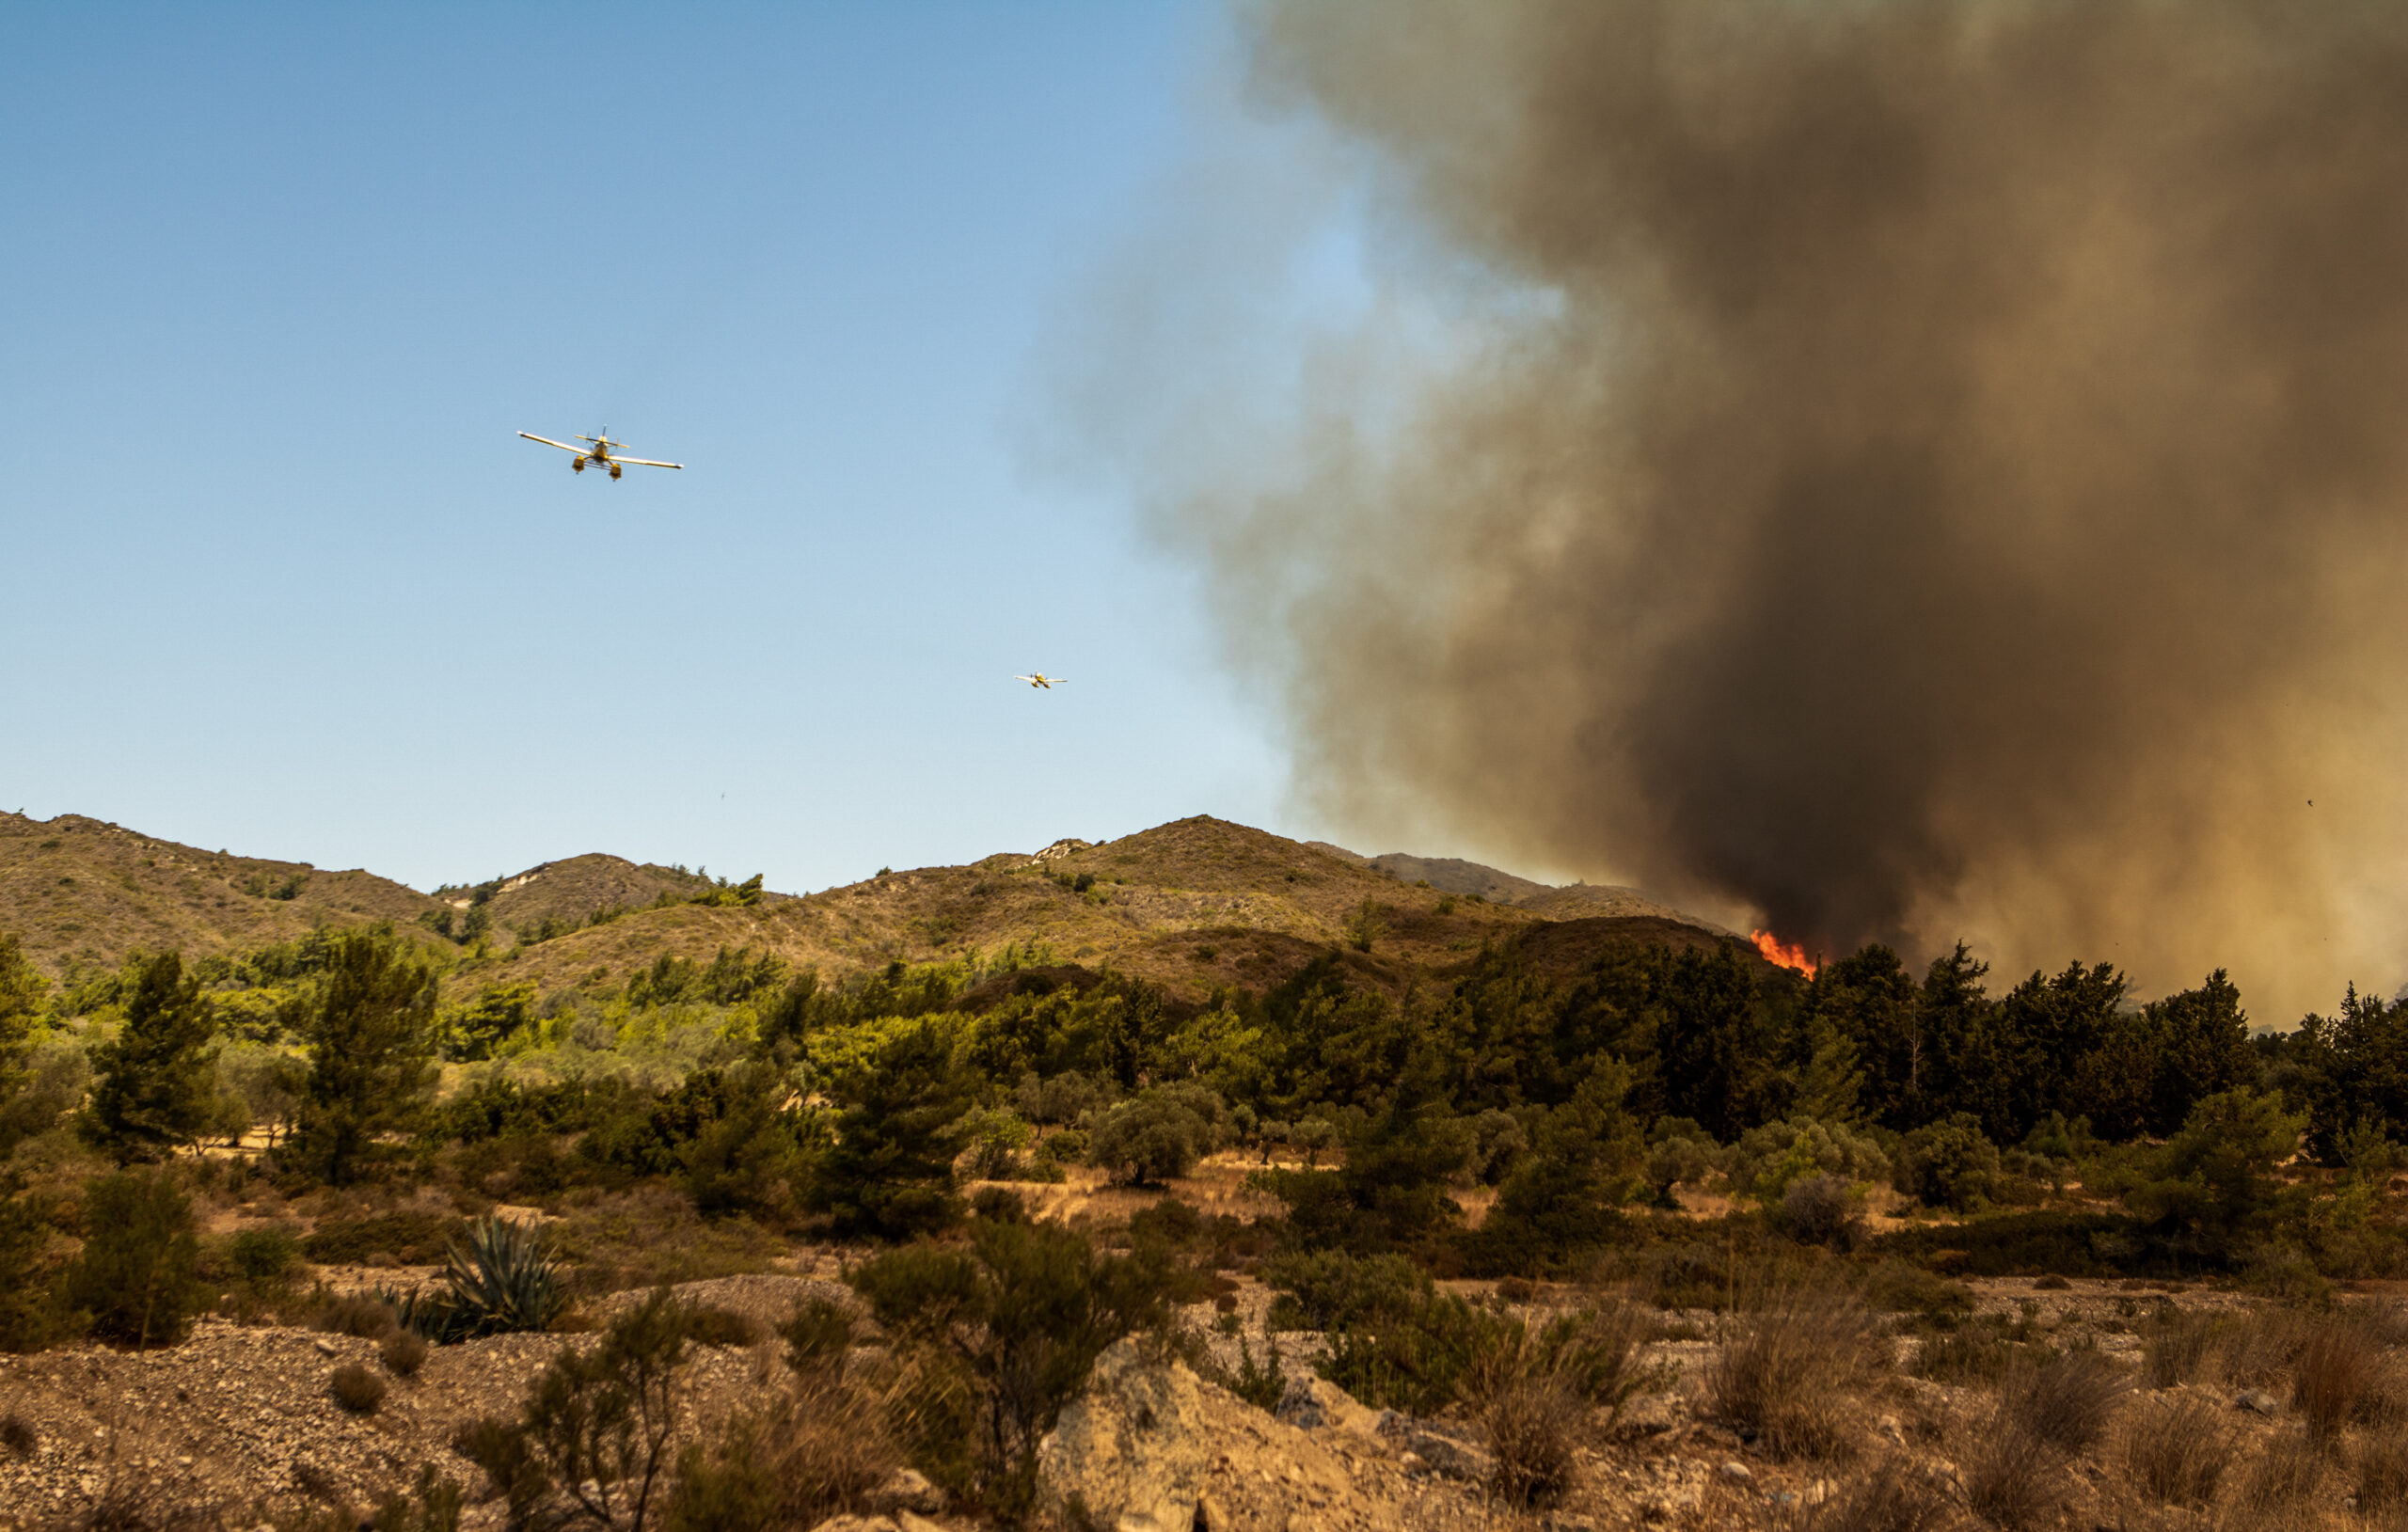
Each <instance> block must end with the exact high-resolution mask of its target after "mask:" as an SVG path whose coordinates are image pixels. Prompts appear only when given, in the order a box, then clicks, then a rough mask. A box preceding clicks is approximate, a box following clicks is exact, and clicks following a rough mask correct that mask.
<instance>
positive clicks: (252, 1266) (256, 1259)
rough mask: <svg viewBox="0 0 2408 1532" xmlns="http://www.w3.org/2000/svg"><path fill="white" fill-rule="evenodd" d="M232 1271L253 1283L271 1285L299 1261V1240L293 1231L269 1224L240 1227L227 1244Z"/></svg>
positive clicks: (255, 1284) (279, 1281)
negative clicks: (242, 1228) (246, 1227)
mask: <svg viewBox="0 0 2408 1532" xmlns="http://www.w3.org/2000/svg"><path fill="white" fill-rule="evenodd" d="M227 1255H228V1256H229V1257H230V1259H231V1260H232V1262H233V1266H234V1271H235V1272H236V1273H237V1274H238V1275H240V1276H241V1277H242V1279H243V1280H244V1281H246V1282H247V1283H249V1284H251V1285H252V1286H253V1287H275V1286H277V1284H279V1283H282V1282H284V1281H285V1280H287V1279H288V1278H290V1277H291V1276H292V1275H293V1268H294V1267H295V1266H296V1265H298V1264H299V1263H300V1259H301V1241H300V1240H297V1239H295V1238H294V1237H293V1231H292V1230H291V1229H286V1228H277V1227H275V1226H273V1225H269V1226H265V1227H261V1228H249V1229H244V1230H242V1231H240V1232H239V1233H237V1234H236V1235H235V1236H234V1238H233V1239H232V1240H230V1242H229V1243H228V1245H227Z"/></svg>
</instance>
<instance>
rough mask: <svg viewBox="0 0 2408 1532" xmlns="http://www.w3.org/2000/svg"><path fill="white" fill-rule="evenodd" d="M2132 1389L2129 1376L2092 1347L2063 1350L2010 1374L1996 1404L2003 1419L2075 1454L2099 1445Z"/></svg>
mask: <svg viewBox="0 0 2408 1532" xmlns="http://www.w3.org/2000/svg"><path fill="white" fill-rule="evenodd" d="M2131 1391H2132V1381H2131V1375H2130V1374H2128V1373H2126V1372H2125V1371H2124V1369H2123V1368H2121V1367H2119V1366H2116V1365H2115V1363H2113V1362H2110V1361H2108V1360H2107V1359H2106V1358H2105V1357H2103V1356H2101V1355H2099V1353H2098V1352H2097V1351H2068V1352H2067V1353H2066V1354H2065V1355H2063V1356H2060V1357H2057V1358H2056V1359H2054V1360H2053V1361H2050V1362H2045V1363H2042V1364H2041V1365H2040V1366H2036V1367H2029V1368H2024V1369H2020V1370H2018V1371H2017V1372H2015V1373H2012V1374H2010V1375H2009V1376H2008V1378H2007V1380H2006V1387H2005V1390H2004V1395H2003V1397H2002V1399H2001V1409H2002V1414H2003V1415H2004V1423H2005V1424H2007V1425H2010V1426H2012V1427H2014V1428H2016V1429H2020V1430H2022V1431H2024V1432H2025V1433H2027V1434H2029V1435H2030V1436H2031V1437H2032V1438H2033V1439H2034V1440H2036V1441H2038V1442H2042V1443H2045V1444H2046V1445H2050V1446H2052V1447H2055V1448H2056V1449H2057V1450H2059V1451H2061V1452H2070V1453H2076V1454H2080V1453H2083V1452H2087V1451H2089V1450H2090V1449H2091V1448H2092V1447H2094V1446H2096V1445H2099V1438H2100V1437H2102V1436H2104V1435H2106V1434H2107V1423H2108V1422H2109V1421H2110V1420H2111V1419H2113V1418H2114V1416H2115V1407H2116V1406H2117V1405H2119V1404H2121V1403H2123V1401H2124V1398H2125V1396H2126V1395H2128V1394H2130V1393H2131Z"/></svg>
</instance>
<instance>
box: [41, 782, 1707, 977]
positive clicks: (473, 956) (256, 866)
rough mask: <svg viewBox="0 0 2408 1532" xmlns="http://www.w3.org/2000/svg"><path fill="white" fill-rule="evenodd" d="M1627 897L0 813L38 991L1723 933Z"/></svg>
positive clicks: (1264, 859)
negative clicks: (528, 852) (296, 964)
mask: <svg viewBox="0 0 2408 1532" xmlns="http://www.w3.org/2000/svg"><path fill="white" fill-rule="evenodd" d="M1425 873H1429V874H1434V875H1435V876H1431V877H1420V876H1418V875H1421V874H1425ZM1405 874H1414V875H1417V876H1415V877H1406V876H1404V875H1405ZM1482 888H1493V889H1495V891H1496V893H1497V895H1498V897H1492V896H1490V895H1488V894H1485V893H1483V892H1481V889H1482ZM1626 892H1628V891H1621V890H1613V891H1607V890H1596V891H1584V890H1577V889H1570V890H1550V889H1547V888H1545V886H1544V885H1541V884H1535V883H1530V882H1529V881H1527V880H1525V879H1519V878H1513V877H1510V876H1509V875H1506V874H1502V873H1498V872H1497V871H1496V870H1495V869H1493V868H1485V867H1480V866H1478V865H1477V864H1474V863H1470V862H1460V861H1426V860H1423V859H1418V858H1409V857H1402V856H1387V857H1382V858H1378V859H1370V858H1365V857H1360V856H1357V855H1355V854H1354V853H1352V852H1347V851H1344V850H1341V849H1339V848H1338V847H1335V846H1323V845H1307V844H1303V843H1299V842H1295V841H1290V840H1285V839H1282V838H1281V837H1279V836H1276V835H1272V834H1269V833H1267V832H1265V831H1262V830H1259V829H1249V828H1247V827H1245V826H1243V825H1234V824H1229V823H1227V822H1225V821H1222V820H1216V819H1212V818H1207V817H1197V818H1193V819H1182V820H1179V821H1176V822H1174V823H1172V824H1167V825H1162V826H1158V827H1156V828H1154V829H1149V830H1144V831H1141V832H1139V833H1137V834H1134V835H1130V836H1125V837H1123V838H1121V839H1119V840H1117V841H1112V842H1107V843H1103V844H1100V845H1090V844H1088V843H1086V842H1083V841H1061V842H1057V843H1055V844H1054V845H1052V846H1049V847H1046V848H1043V849H1042V850H1038V851H1024V852H1008V853H1003V854H999V855H995V856H990V857H986V858H984V859H982V860H980V861H974V862H971V863H968V864H966V865H960V866H944V867H923V868H915V869H911V870H908V871H904V872H889V873H881V874H880V875H879V876H878V877H872V878H867V879H864V880H863V881H861V882H859V883H854V884H849V885H846V886H844V887H840V888H835V889H831V890H828V891H826V892H820V893H816V894H812V895H809V896H807V897H798V896H795V895H790V894H784V893H779V892H772V891H766V890H763V889H761V888H760V887H759V885H758V884H757V882H753V883H750V884H748V883H747V882H745V881H744V880H741V879H731V878H727V877H719V878H714V877H705V876H704V875H703V874H702V873H701V872H699V871H689V870H687V869H686V868H684V867H663V866H658V865H649V864H638V863H635V862H631V861H625V860H623V859H620V858H617V857H610V856H603V855H585V856H578V857H574V858H569V859H565V860H562V861H551V862H546V863H543V864H542V865H540V866H537V867H533V868H529V869H527V870H525V871H523V872H519V873H515V874H509V875H505V876H501V877H493V878H490V879H487V880H485V881H483V882H479V883H474V884H459V885H452V886H446V887H443V888H439V889H437V890H436V891H434V892H432V893H421V892H418V891H416V890H414V889H410V888H407V887H404V885H402V884H400V883H396V882H393V881H392V880H390V879H388V878H384V877H377V876H375V875H374V874H372V873H369V872H364V871H358V870H354V871H349V872H328V871H325V870H323V869H319V868H316V867H312V866H310V865H309V863H307V862H292V861H271V860H265V859H260V858H252V857H243V856H238V855H234V854H232V853H230V852H228V851H207V850H202V849H199V848H197V847H193V846H188V845H178V844H176V843H174V842H171V841H164V840H160V839H157V838H155V837H152V836H148V835H144V834H142V833H140V832H139V831H136V830H132V829H125V828H123V827H121V826H118V825H111V824H104V823H103V822H101V821H98V820H93V819H86V818H83V817H81V816H78V815H72V814H63V815H61V816H59V817H58V818H56V819H52V820H38V819H29V818H26V817H24V816H23V815H18V814H0V931H10V932H14V933H15V934H16V935H17V936H18V937H19V938H20V939H21V940H23V942H24V950H25V952H26V954H27V956H30V957H32V958H33V960H34V961H35V963H36V964H37V965H38V966H39V967H40V968H41V969H43V970H44V971H48V972H49V973H50V974H52V975H53V976H54V977H59V978H68V977H71V976H73V975H75V974H79V973H90V972H95V971H104V970H111V969H114V968H115V967H116V966H117V965H119V963H121V962H122V961H123V960H124V958H125V957H126V956H128V955H130V954H132V953H135V952H160V951H166V950H174V951H178V952H182V953H183V954H185V955H186V956H189V957H195V958H198V957H203V956H214V955H219V954H235V953H241V952H245V951H249V950H253V949H257V948H260V947H263V946H267V945H270V944H274V943H278V942H286V941H291V940H296V939H298V938H300V937H302V936H305V935H307V934H308V933H309V932H310V931H312V930H315V929H318V928H321V927H325V926H341V925H346V924H360V923H372V922H391V923H392V924H394V925H396V926H397V927H400V928H403V929H404V930H405V931H408V932H410V933H412V934H413V935H414V936H416V937H418V938H419V939H420V940H424V941H427V942H429V943H446V944H448V945H449V947H450V948H452V950H454V951H456V952H457V954H458V955H459V957H460V959H461V961H460V962H459V963H458V964H457V965H456V966H455V967H454V970H453V972H454V976H455V977H456V979H457V980H458V981H459V982H460V983H462V984H464V985H475V986H483V985H489V984H493V983H497V982H504V981H507V982H510V983H514V984H518V983H532V984H534V985H535V986H536V987H537V988H538V989H539V990H542V991H547V992H548V991H553V990H565V989H578V990H582V991H584V992H586V993H588V994H594V993H598V992H604V991H615V990H617V989H619V988H620V987H623V986H624V985H625V984H626V982H627V981H628V980H629V979H630V978H631V977H633V976H634V975H635V974H636V973H637V972H639V971H643V970H647V969H649V968H651V967H652V966H653V965H656V964H657V963H658V962H659V961H660V960H661V959H663V958H670V959H673V960H692V961H695V962H698V963H709V962H711V961H713V960H714V959H715V958H717V957H718V956H719V955H720V954H721V951H722V950H725V951H727V952H730V953H737V952H743V951H745V950H747V949H750V951H751V952H752V953H753V955H754V956H755V957H774V958H776V959H777V960H779V961H780V962H783V963H784V964H786V965H789V966H791V967H795V968H800V967H803V966H815V967H817V968H819V969H820V970H822V971H825V972H828V973H830V974H831V975H838V974H842V973H846V972H852V971H862V970H865V969H869V968H874V967H880V966H883V965H884V964H886V963H889V962H893V961H896V960H902V961H905V962H915V963H916V962H927V961H935V960H943V959H948V958H953V957H958V956H965V955H975V954H991V953H995V952H998V951H1000V950H1002V949H1005V948H1014V949H1018V950H1022V951H1024V952H1028V953H1031V954H1033V955H1037V956H1042V957H1047V958H1052V959H1055V960H1059V961H1062V962H1069V963H1078V964H1082V965H1085V966H1088V967H1091V968H1092V967H1101V966H1103V965H1106V964H1109V965H1110V966H1112V967H1113V968H1115V969H1116V970H1117V971H1121V972H1124V973H1128V974H1130V975H1132V976H1133V977H1139V978H1144V979H1146V980H1149V982H1152V983H1155V984H1159V985H1161V986H1163V987H1164V988H1166V989H1168V990H1169V991H1171V992H1173V993H1175V994H1181V995H1187V996H1192V997H1196V998H1201V997H1202V996H1203V995H1205V994H1208V993H1210V992H1211V991H1212V990H1214V989H1217V988H1222V987H1228V986H1231V985H1241V986H1244V987H1253V988H1262V987H1268V986H1271V985H1275V984H1277V983H1278V982H1280V981H1281V980H1283V979H1285V978H1286V977H1287V976H1289V975H1290V974H1291V973H1293V972H1295V971H1297V970H1298V969H1300V968H1302V967H1303V966H1304V965H1305V964H1306V963H1307V962H1309V961H1311V960H1312V959H1313V958H1314V957H1315V956H1319V955H1321V954H1323V953H1325V952H1328V951H1329V950H1330V949H1332V948H1333V947H1335V948H1338V949H1339V950H1340V951H1342V952H1344V953H1346V954H1347V961H1348V963H1349V964H1350V965H1351V966H1352V967H1353V968H1354V969H1355V971H1357V972H1358V974H1359V976H1360V978H1361V980H1362V982H1365V983H1368V984H1370V985H1373V986H1375V987H1384V988H1388V989H1390V990H1397V991H1401V990H1402V988H1403V987H1406V986H1407V985H1409V984H1410V983H1412V982H1414V981H1415V980H1416V979H1417V978H1418V977H1421V976H1426V975H1433V974H1444V973H1451V972H1454V971H1459V970H1461V969H1462V968H1463V966H1464V965H1465V963H1467V962H1468V961H1469V960H1470V959H1471V957H1472V956H1475V955H1476V954H1477V953H1478V952H1479V951H1480V949H1481V947H1482V946H1483V945H1484V944H1488V943H1491V942H1493V941H1495V940H1498V939H1502V938H1511V937H1513V936H1514V935H1515V934H1517V933H1519V932H1522V931H1523V930H1525V929H1526V928H1529V927H1534V926H1539V925H1545V924H1550V923H1552V922H1560V923H1562V924H1563V925H1564V929H1563V930H1562V931H1561V932H1560V933H1558V934H1557V939H1556V940H1553V941H1552V942H1550V943H1549V946H1550V949H1551V950H1552V949H1553V948H1556V947H1562V946H1564V945H1565V944H1566V943H1569V944H1571V945H1573V946H1585V945H1588V944H1591V943H1592V942H1594V941H1598V940H1608V938H1609V937H1610V936H1611V934H1612V931H1613V930H1615V929H1618V928H1619V922H1617V921H1613V920H1608V921H1606V922H1604V923H1602V924H1601V923H1599V922H1597V921H1595V920H1593V919H1591V918H1590V917H1594V916H1598V915H1609V916H1626V917H1630V918H1631V919H1632V920H1633V922H1634V924H1633V928H1632V933H1631V934H1637V928H1638V926H1640V925H1645V926H1646V927H1647V928H1648V930H1649V931H1650V932H1651V933H1653V932H1656V931H1658V930H1670V931H1676V932H1685V933H1687V936H1688V937H1690V938H1693V939H1696V940H1706V941H1719V940H1720V939H1721V938H1722V937H1723V936H1724V935H1725V933H1721V932H1719V931H1716V930H1714V929H1713V928H1712V927H1710V926H1707V925H1706V924H1704V923H1702V922H1696V921H1692V920H1689V919H1688V918H1687V917H1685V916H1682V915H1679V914H1678V913H1677V912H1675V911H1672V910H1670V909H1667V908H1664V907H1662V906H1660V905H1656V904H1652V903H1647V902H1645V901H1639V902H1637V903H1634V904H1631V905H1630V906H1629V907H1628V908H1622V907H1620V906H1616V905H1614V904H1611V903H1609V902H1601V901H1598V900H1595V899H1592V898H1588V897H1584V895H1586V894H1591V893H1595V894H1623V893H1626ZM1509 900H1510V901H1512V902H1507V901H1509ZM1534 906H1535V908H1533V907H1534Z"/></svg>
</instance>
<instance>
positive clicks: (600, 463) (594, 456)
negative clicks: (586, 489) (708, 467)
mask: <svg viewBox="0 0 2408 1532" xmlns="http://www.w3.org/2000/svg"><path fill="white" fill-rule="evenodd" d="M519 434H520V435H522V436H525V437H526V438H527V439H528V440H529V441H539V442H542V443H543V444H544V445H545V446H547V447H557V448H559V449H560V450H562V451H563V452H575V453H576V454H577V456H576V457H575V458H573V459H571V460H570V462H569V466H570V467H572V468H575V469H576V470H577V471H578V472H579V473H583V472H584V471H585V470H586V469H587V468H608V469H610V477H611V478H613V479H616V478H617V477H619V468H620V466H621V465H623V464H630V463H631V464H633V465H635V466H637V467H639V468H682V467H684V466H686V465H684V464H683V463H658V462H655V461H654V460H653V459H651V458H648V457H621V456H619V455H618V453H617V451H616V450H615V449H617V448H621V447H625V446H626V445H627V444H626V442H623V441H612V440H611V439H610V427H609V426H604V427H603V428H602V434H600V435H598V436H579V437H578V438H577V439H578V440H579V441H581V442H585V443H587V444H588V445H586V446H584V447H571V446H570V445H569V444H568V443H566V442H564V441H554V440H552V438H551V437H549V436H538V435H535V434H532V433H531V432H525V431H522V432H520V433H519Z"/></svg>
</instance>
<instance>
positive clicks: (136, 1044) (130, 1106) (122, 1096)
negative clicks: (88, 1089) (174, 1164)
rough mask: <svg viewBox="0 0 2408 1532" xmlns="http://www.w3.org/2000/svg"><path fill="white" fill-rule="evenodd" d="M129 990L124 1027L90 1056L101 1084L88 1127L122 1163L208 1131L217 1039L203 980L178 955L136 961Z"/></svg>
mask: <svg viewBox="0 0 2408 1532" xmlns="http://www.w3.org/2000/svg"><path fill="white" fill-rule="evenodd" d="M126 988H127V993H126V998H125V1024H124V1025H123V1026H122V1027H120V1028H119V1029H118V1034H117V1035H116V1036H115V1037H113V1038H111V1039H110V1040H108V1041H107V1042H104V1043H101V1044H99V1045H97V1046H95V1047H94V1048H93V1049H92V1050H91V1058H92V1069H93V1072H94V1073H95V1074H96V1075H97V1076H98V1077H99V1079H98V1081H97V1082H95V1084H94V1085H93V1087H92V1104H91V1109H90V1111H89V1112H88V1113H87V1114H86V1117H85V1123H84V1128H85V1133H86V1135H87V1137H89V1138H90V1139H91V1140H92V1141H93V1142H95V1143H98V1144H103V1145H107V1146H108V1148H109V1149H110V1151H111V1152H113V1153H114V1154H115V1155H116V1156H117V1157H118V1159H119V1161H120V1162H122V1161H134V1160H150V1159H155V1158H157V1157H158V1156H160V1155H162V1154H165V1153H167V1152H170V1151H171V1150H173V1149H174V1148H175V1147H176V1145H180V1144H189V1143H191V1142H192V1141H193V1140H194V1138H195V1137H197V1136H198V1134H199V1132H200V1130H201V1129H203V1128H205V1127H207V1126H208V1124H209V1120H210V1110H211V1105H212V1095H211V1085H212V1077H211V1073H210V1067H211V1066H212V1064H213V1063H214V1061H215V1059H216V1054H215V1052H214V1050H212V1049H211V1048H210V1046H209V1045H210V1043H211V1041H212V1040H213V1039H214V1037H215V1036H216V1035H217V1019H216V1016H215V1014H214V1009H213V1008H212V1006H211V1005H210V1003H209V998H208V997H207V996H206V995H204V994H202V993H201V989H200V981H199V979H198V977H197V976H195V975H192V974H188V973H186V972H185V971H184V963H183V959H182V957H179V956H177V955H175V954H174V953H162V954H160V955H159V956H156V957H150V958H136V959H135V962H134V964H133V972H132V973H131V974H130V976H129V983H128V985H127V987H126Z"/></svg>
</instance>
